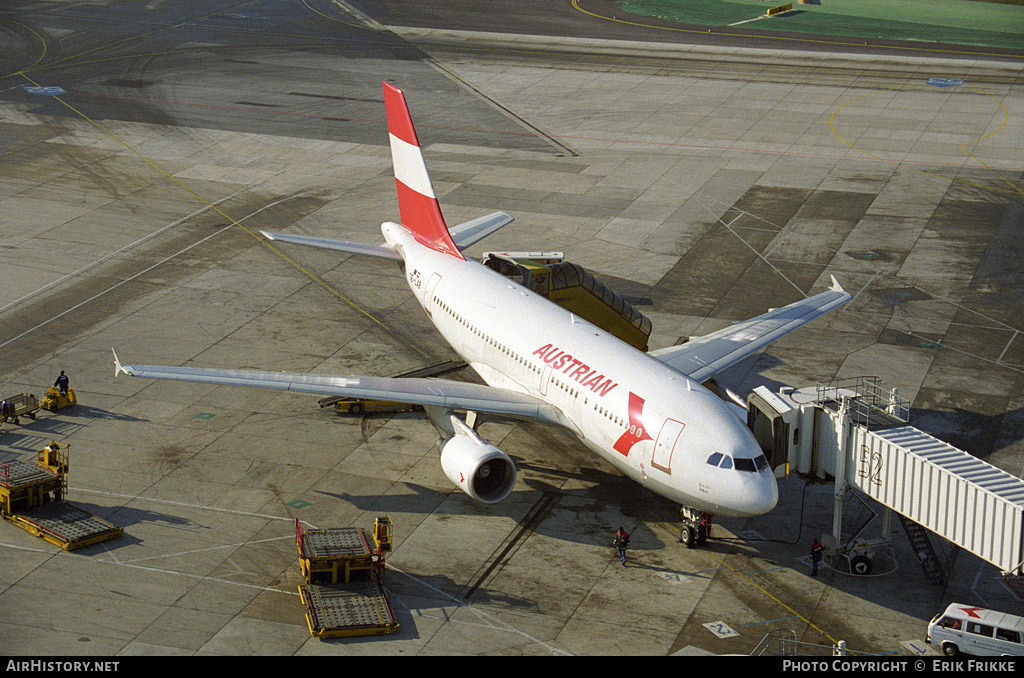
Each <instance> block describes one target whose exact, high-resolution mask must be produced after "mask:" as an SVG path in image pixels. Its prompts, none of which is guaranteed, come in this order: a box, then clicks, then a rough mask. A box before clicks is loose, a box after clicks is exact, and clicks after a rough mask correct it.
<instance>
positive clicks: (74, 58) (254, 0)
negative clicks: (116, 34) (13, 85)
mask: <svg viewBox="0 0 1024 678" xmlns="http://www.w3.org/2000/svg"><path fill="white" fill-rule="evenodd" d="M259 1H260V0H248V1H247V2H243V3H241V4H238V5H234V6H232V7H224V8H221V9H218V10H217V11H215V12H210V13H209V14H201V15H199V16H196V17H192V18H190V19H187V20H186V21H179V22H178V23H176V24H174V25H172V26H161V27H160V28H156V29H154V30H151V31H148V32H146V33H139V34H137V35H130V36H128V37H126V38H122V39H120V40H114V41H113V42H108V43H106V44H103V45H97V46H96V47H93V48H92V49H87V50H85V51H84V52H79V53H77V54H71V55H68V56H66V57H64V58H63V59H58V60H57V61H53V62H51V63H49V64H47V67H48V68H53V67H56V66H58V65H60V64H67V63H68V62H69V61H70V62H75V63H77V60H78V59H79V58H80V57H83V56H85V55H87V54H92V53H93V52H99V51H100V50H104V49H109V48H111V47H116V46H118V45H123V44H125V43H128V42H133V41H136V40H141V39H142V38H146V37H148V36H150V35H154V34H156V33H161V32H163V31H168V30H171V29H174V28H180V27H181V26H182V25H184V24H186V23H192V22H196V21H203V20H204V19H209V18H210V17H214V16H217V15H218V14H224V13H227V12H233V11H235V10H237V9H241V8H243V7H246V6H248V5H255V4H256V3H257V2H259ZM25 70H26V71H27V70H28V69H25Z"/></svg>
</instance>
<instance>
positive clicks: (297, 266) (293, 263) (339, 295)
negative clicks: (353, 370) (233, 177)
mask: <svg viewBox="0 0 1024 678" xmlns="http://www.w3.org/2000/svg"><path fill="white" fill-rule="evenodd" d="M21 76H22V77H23V78H25V79H26V80H28V81H29V82H30V83H32V84H33V85H35V86H36V87H39V86H40V85H39V83H37V82H36V81H34V80H33V79H32V78H30V77H29V76H28V75H26V74H25V73H22V74H21ZM51 98H52V99H56V100H57V101H59V102H60V103H61V104H62V105H63V106H65V107H66V108H68V109H69V110H71V111H72V112H74V113H75V114H76V115H78V116H80V117H81V118H82V119H83V120H86V121H87V122H89V123H90V124H91V125H93V126H94V127H96V128H97V129H99V130H100V131H101V132H103V133H104V134H106V135H107V136H109V137H110V138H112V139H114V140H115V141H117V142H118V143H119V144H121V145H122V146H124V147H125V148H126V149H128V150H129V151H131V152H132V153H133V154H135V155H136V156H138V157H139V158H140V159H141V160H142V161H143V162H145V163H146V164H147V165H149V166H150V167H152V168H153V169H155V170H156V171H157V172H159V173H160V174H163V175H164V176H165V177H167V178H168V179H170V180H171V181H173V182H174V183H175V184H177V185H178V186H180V187H181V188H182V189H184V190H185V191H186V192H188V193H190V194H191V195H193V196H195V198H197V199H198V200H199V201H200V202H202V203H203V204H205V205H207V206H208V207H209V208H210V209H212V210H213V211H215V212H217V213H218V214H220V215H221V216H222V217H224V218H225V219H227V220H228V221H229V222H231V224H232V225H234V226H237V227H238V228H240V229H242V230H243V231H244V232H245V233H247V234H249V235H250V236H252V237H253V238H254V239H255V240H256V241H258V242H259V243H260V244H261V245H263V246H264V247H266V248H267V249H269V250H270V251H272V252H274V253H275V254H276V255H278V256H279V257H281V258H282V259H284V260H285V261H287V262H288V263H289V264H291V266H293V267H294V268H295V269H297V270H298V271H301V272H302V273H304V274H305V275H306V276H308V277H309V278H310V279H311V280H313V281H314V282H316V283H317V284H318V285H320V286H321V287H322V288H324V289H325V290H327V291H328V292H330V293H331V294H333V295H334V296H336V297H337V298H339V299H341V300H342V301H344V302H345V303H347V304H348V305H349V306H351V307H352V308H353V309H355V310H356V311H358V312H359V313H361V314H362V315H363V316H365V317H366V318H368V319H370V320H372V321H373V322H374V323H376V324H377V325H378V326H380V327H381V328H383V329H385V330H388V329H389V328H388V326H387V325H386V324H384V323H383V322H382V321H380V320H378V319H377V318H375V317H374V316H373V315H371V314H370V313H369V312H368V311H366V310H364V309H363V308H361V307H360V306H359V305H357V304H356V303H355V302H354V301H352V300H351V299H349V298H348V297H346V296H345V295H344V294H342V293H341V292H339V291H338V290H336V289H334V288H333V287H331V286H330V285H328V284H327V283H326V282H325V281H324V280H323V279H321V278H320V277H319V276H317V275H316V274H314V273H313V272H312V271H309V270H308V269H306V268H305V267H304V266H302V265H301V264H299V263H298V262H296V261H295V260H294V259H292V258H291V257H289V256H288V255H287V254H285V253H284V252H282V251H281V250H280V249H278V248H277V247H276V246H275V245H273V244H272V243H271V242H270V241H269V240H267V239H266V238H264V237H262V236H261V235H259V234H257V233H255V232H253V231H252V230H250V229H249V228H247V227H245V226H243V225H242V224H241V223H239V222H238V221H236V220H235V219H234V218H232V217H231V216H230V215H229V214H227V213H226V212H224V210H222V209H221V208H220V207H218V206H217V205H216V204H214V203H213V202H211V201H210V200H207V199H206V198H205V197H204V196H202V195H200V194H199V193H197V192H196V191H195V190H193V189H192V188H191V187H189V186H187V185H186V184H185V183H183V182H182V181H180V180H179V179H177V178H176V177H174V176H172V175H171V174H170V173H169V172H167V171H166V170H164V169H163V168H162V167H160V166H159V165H157V164H156V163H154V162H153V161H152V160H150V159H149V158H147V157H146V156H144V155H142V154H141V153H139V152H138V151H137V150H135V149H134V148H133V147H132V146H131V145H129V144H128V142H126V141H124V140H123V139H121V138H120V137H119V136H117V135H116V134H114V133H113V132H112V131H110V130H109V129H107V128H106V127H104V126H103V125H101V124H100V123H98V122H96V121H95V120H93V119H92V118H90V117H89V116H87V115H86V114H85V113H83V112H81V111H80V110H78V109H77V108H75V107H74V106H72V105H71V104H69V103H68V102H67V101H64V99H62V98H61V97H59V96H56V97H51ZM410 345H411V344H410ZM412 347H413V348H414V349H415V350H416V351H417V352H419V353H420V354H421V355H424V356H426V353H424V352H423V351H422V350H420V349H419V348H418V347H417V346H415V345H412Z"/></svg>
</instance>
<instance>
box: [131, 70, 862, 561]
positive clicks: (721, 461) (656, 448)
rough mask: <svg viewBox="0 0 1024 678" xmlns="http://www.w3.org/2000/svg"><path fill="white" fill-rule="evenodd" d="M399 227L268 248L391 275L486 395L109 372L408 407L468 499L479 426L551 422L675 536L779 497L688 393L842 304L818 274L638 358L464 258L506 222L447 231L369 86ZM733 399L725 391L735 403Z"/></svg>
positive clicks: (478, 485)
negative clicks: (675, 518) (771, 300)
mask: <svg viewBox="0 0 1024 678" xmlns="http://www.w3.org/2000/svg"><path fill="white" fill-rule="evenodd" d="M383 91H384V103H385V113H386V117H387V123H388V134H389V138H390V145H391V155H392V161H393V164H394V174H395V185H396V190H397V194H398V211H399V217H400V219H399V222H398V223H395V222H386V223H384V224H383V225H382V226H381V231H382V233H383V236H384V243H383V244H379V245H372V244H362V243H355V242H350V241H343V240H335V239H330V238H321V237H313V236H304V235H293V234H287V233H266V232H264V233H263V235H264V236H266V237H267V238H268V239H270V240H273V241H280V242H285V243H292V244H299V245H308V246H313V247H319V248H324V249H329V250H336V251H339V252H343V253H346V254H360V255H368V256H372V257H377V258H381V259H386V260H395V261H398V262H401V263H402V265H403V270H404V275H405V278H406V281H407V282H408V285H409V288H410V289H411V290H412V293H413V295H414V296H415V298H416V300H417V301H418V302H419V304H420V305H421V306H422V307H423V310H424V311H425V312H426V314H427V315H428V316H429V318H430V320H431V322H432V323H433V325H434V326H435V327H436V328H437V331H438V332H439V333H440V334H441V336H442V337H444V339H445V340H446V341H447V342H448V344H450V346H451V347H452V348H453V349H454V350H455V352H456V353H458V354H459V355H460V356H462V358H463V359H464V360H465V361H466V362H467V363H468V364H469V365H470V366H471V367H472V369H473V370H475V371H476V373H477V374H478V375H479V376H480V378H481V379H482V380H483V382H484V384H475V383H466V382H459V381H454V380H447V379H433V378H399V377H390V378H389V377H370V376H327V375H316V374H295V373H286V372H266V371H256V370H225V369H210V368H194V367H173V366H160V365H127V364H121V362H120V361H119V360H118V358H117V354H116V353H115V354H114V364H115V376H116V375H117V374H119V373H124V374H127V375H129V376H133V377H144V378H153V379H171V380H179V381H190V382H200V383H209V384H221V385H237V386H252V387H261V388H268V389H279V390H285V391H298V392H305V393H312V394H320V395H328V396H330V395H338V396H346V397H350V398H353V397H354V398H365V399H376V400H389V401H398V402H404V403H409V404H414V405H421V406H423V408H424V409H425V411H426V413H427V415H428V417H429V419H430V421H431V423H432V424H433V425H434V427H435V428H436V429H437V431H438V435H439V437H438V443H437V444H438V448H439V451H440V463H441V467H442V469H443V471H444V473H445V475H446V476H447V477H448V479H449V480H450V481H451V482H452V483H453V484H454V485H455V486H456V487H458V488H459V489H460V490H462V491H463V492H465V493H466V494H468V495H469V496H470V497H472V498H473V499H475V500H478V501H480V502H485V503H494V502H499V501H501V500H502V499H504V498H505V497H507V496H508V495H509V494H510V493H511V492H512V491H513V488H514V487H515V483H516V466H515V463H514V462H513V460H512V459H511V458H510V457H509V455H508V454H507V453H506V452H504V451H503V450H501V449H499V448H498V447H496V446H495V445H493V444H491V443H490V442H489V441H487V440H486V439H485V438H483V437H482V436H481V435H480V434H479V433H478V431H477V430H476V428H477V427H476V425H475V424H476V422H477V421H478V417H479V416H481V415H483V416H488V415H490V416H498V417H503V418H512V419H526V420H534V421H539V422H544V423H547V424H552V425H557V426H562V427H565V428H566V429H568V430H569V431H571V432H572V433H573V434H574V435H575V436H576V437H577V438H578V439H579V440H580V441H581V442H582V443H583V444H584V445H585V446H586V447H588V448H589V449H590V450H592V451H593V452H594V453H596V454H598V455H599V456H600V457H601V458H603V459H604V460H606V461H608V462H609V463H611V464H612V465H613V466H614V467H615V468H616V469H618V470H619V471H620V472H622V473H623V474H625V475H626V476H627V477H629V478H630V479H632V480H634V481H636V482H637V483H639V484H640V485H642V486H643V487H645V488H647V489H648V490H650V491H652V492H654V493H656V494H658V495H661V496H663V497H666V498H668V499H670V500H671V501H673V502H676V503H678V504H679V505H680V506H681V507H682V508H681V510H680V515H681V517H682V519H683V528H682V529H681V532H680V535H681V540H682V541H684V542H685V543H686V544H687V545H688V546H690V545H692V544H693V543H694V541H695V540H696V539H698V534H699V527H700V525H701V524H702V522H703V521H706V520H707V519H709V517H710V516H712V515H716V516H755V515H760V514H763V513H766V512H768V511H770V510H771V509H772V508H773V507H774V506H775V505H776V503H777V501H778V486H777V484H776V479H775V475H774V473H773V471H772V469H771V468H769V464H768V461H767V460H766V458H765V456H764V454H763V453H762V451H761V449H760V447H759V446H758V443H757V441H756V440H755V438H754V436H753V434H752V433H751V431H750V429H749V428H748V427H747V426H746V425H745V422H744V420H743V419H742V418H741V417H740V416H739V415H738V413H737V412H736V411H735V410H736V405H735V404H732V403H730V402H727V401H726V400H725V399H723V398H720V397H719V396H718V395H715V394H714V393H712V391H711V390H709V388H707V387H705V386H704V385H702V384H705V383H707V382H708V380H711V379H712V378H713V377H715V375H717V374H719V373H720V372H722V371H723V370H725V369H726V368H727V367H729V366H731V365H733V364H735V363H737V362H738V361H740V360H742V359H743V358H745V357H747V356H749V355H751V354H753V353H755V352H757V351H760V350H761V349H763V348H764V347H765V346H767V345H768V344H770V343H771V342H773V341H775V340H776V339H778V338H779V337H781V336H783V335H785V334H787V333H789V332H792V331H793V330H795V329H796V328H798V327H800V326H801V325H803V324H805V323H807V322H809V321H811V320H813V319H815V318H817V317H819V316H821V315H823V314H825V313H827V312H829V311H831V310H833V309H835V308H838V307H840V306H842V305H843V304H845V303H847V302H848V301H850V299H851V297H850V295H849V294H848V293H847V292H845V291H844V290H843V289H842V288H841V287H840V285H839V283H838V282H837V281H836V280H835V278H834V277H833V278H832V284H831V287H830V288H829V289H827V290H825V291H823V292H820V293H818V294H816V295H814V296H810V297H806V298H804V299H802V300H800V301H797V302H795V303H792V304H789V305H787V306H784V307H780V308H776V309H771V310H769V311H768V312H767V313H765V314H763V315H760V316H757V317H755V318H752V319H750V320H746V321H743V322H738V323H734V324H732V325H730V326H728V327H726V328H724V329H721V330H719V331H716V332H713V333H711V334H708V335H705V336H702V337H699V338H693V339H691V340H690V341H688V342H686V343H684V344H681V345H677V346H671V347H668V348H663V349H659V350H655V351H651V352H647V353H644V352H641V351H639V350H637V349H635V348H633V347H632V346H630V345H628V344H626V343H625V342H623V341H621V340H620V339H618V338H616V337H615V336H613V335H611V334H609V333H608V332H605V331H604V330H602V329H600V328H598V327H596V326H595V325H593V324H591V323H589V322H587V321H586V320H584V319H583V318H580V317H579V316H577V315H575V314H573V313H571V312H570V311H568V310H566V309H564V308H562V307H560V306H558V305H556V304H554V303H552V302H551V301H549V300H548V299H546V298H544V297H542V296H540V295H538V294H536V293H534V292H533V291H531V290H530V289H527V288H526V287H524V286H522V285H520V284H518V283H516V282H513V281H512V280H510V279H509V278H507V277H505V276H503V275H501V274H500V273H498V272H496V271H494V270H491V269H490V268H489V267H487V266H484V265H483V264H481V263H479V262H477V261H474V260H473V259H467V258H466V256H465V255H464V254H463V252H464V250H465V249H466V248H468V247H469V246H471V245H473V244H475V243H477V242H479V241H480V240H482V239H483V238H484V237H486V236H488V235H490V234H492V233H494V232H495V231H497V230H498V229H499V228H501V227H503V226H505V225H506V224H508V223H509V222H511V221H512V217H511V216H509V215H507V214H505V213H503V212H495V213H493V214H488V215H486V216H483V217H480V218H478V219H474V220H472V221H469V222H466V223H464V224H461V225H459V226H456V227H454V228H449V227H448V226H447V224H446V223H445V220H444V216H443V215H442V212H441V208H440V205H439V203H438V200H437V197H436V195H435V193H434V189H433V186H432V184H431V182H430V177H429V175H428V173H427V167H426V163H425V161H424V158H423V153H422V149H421V146H420V142H419V138H418V137H417V135H416V131H415V129H414V127H413V123H412V118H411V116H410V113H409V109H408V105H407V103H406V99H405V95H404V94H403V92H402V91H401V90H400V89H398V88H397V87H395V86H393V85H391V84H389V83H387V82H385V83H383ZM733 397H735V395H734V394H733Z"/></svg>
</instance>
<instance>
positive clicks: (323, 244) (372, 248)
mask: <svg viewBox="0 0 1024 678" xmlns="http://www.w3.org/2000/svg"><path fill="white" fill-rule="evenodd" d="M260 233H262V234H263V235H265V236H266V237H267V238H269V239H270V240H275V241H280V242H290V243H294V244H296V245H307V246H309V247H319V248H320V249H324V250H337V251H339V252H348V253H350V254H365V255H367V256H370V257H378V258H380V259H393V260H395V261H401V260H402V257H401V256H399V254H398V252H396V251H394V250H393V249H391V248H390V247H388V246H387V245H364V244H363V243H358V242H349V241H348V240H332V239H330V238H316V237H313V236H310V235H292V234H290V233H268V232H267V231H260Z"/></svg>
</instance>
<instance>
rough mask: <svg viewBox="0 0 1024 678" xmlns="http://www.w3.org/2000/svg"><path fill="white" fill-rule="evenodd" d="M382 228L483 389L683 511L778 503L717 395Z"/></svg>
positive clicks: (768, 476)
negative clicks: (533, 402)
mask: <svg viewBox="0 0 1024 678" xmlns="http://www.w3.org/2000/svg"><path fill="white" fill-rule="evenodd" d="M382 230H383V233H384V237H385V239H386V240H387V242H388V243H389V244H390V245H391V246H392V247H394V248H395V249H396V250H397V251H398V252H399V253H400V254H401V255H402V257H403V259H405V273H406V281H407V282H408V284H409V286H410V288H411V289H412V291H413V294H415V296H416V298H417V299H418V300H419V302H420V304H421V305H422V306H423V308H424V310H425V311H426V312H427V313H428V314H429V315H430V318H431V320H432V322H433V323H434V325H435V326H436V327H437V329H438V331H440V332H441V334H442V335H443V336H444V338H445V339H446V340H447V341H448V343H449V344H450V345H451V346H452V348H454V349H455V351H456V352H457V353H458V354H459V355H461V356H462V357H463V359H464V360H466V362H467V363H469V365H470V366H471V367H472V368H473V369H474V370H476V372H477V373H478V374H479V375H480V376H481V378H483V380H484V381H485V382H487V383H488V384H490V385H491V386H495V387H500V388H505V389H509V390H512V391H517V392H520V393H526V394H529V395H531V396H534V397H536V398H539V399H542V400H544V401H546V402H548V403H549V404H551V405H552V406H553V407H554V408H556V409H557V410H558V411H559V412H560V413H561V419H560V420H559V422H558V423H561V424H563V425H565V426H566V427H568V428H569V429H570V430H572V431H573V432H574V433H575V434H576V435H577V436H578V437H579V438H580V439H581V440H582V441H583V442H584V443H585V444H586V445H587V447H589V448H590V449H591V450H593V451H594V452H595V453H597V454H599V455H600V456H601V457H602V458H604V459H605V460H607V461H608V462H610V463H611V464H613V465H614V466H615V467H616V468H618V469H619V470H620V471H621V472H622V473H624V474H625V475H626V476H628V477H629V478H631V479H633V480H635V481H636V482H638V483H640V484H641V485H643V486H644V487H647V488H649V489H650V490H651V491H653V492H656V493H657V494H659V495H662V496H664V497H667V498H669V499H671V500H673V501H676V502H679V503H680V504H682V505H684V506H688V507H691V508H695V509H699V510H703V511H708V512H710V513H713V514H717V515H725V516H748V515H759V514H761V513H765V512H767V511H769V510H771V509H772V508H773V507H774V506H775V504H776V502H777V500H778V488H777V486H776V483H775V478H774V476H773V475H772V472H771V469H770V468H768V465H767V463H766V462H765V460H764V457H763V455H762V452H761V450H760V448H759V446H758V444H757V442H756V440H755V439H754V437H753V434H752V433H751V432H750V430H749V429H748V428H747V427H746V426H745V425H744V424H743V423H742V422H740V421H739V419H737V417H736V416H735V415H734V414H733V413H732V412H730V410H729V408H728V407H727V406H726V404H725V403H723V402H722V401H721V400H720V399H719V398H717V397H716V396H715V395H714V394H712V393H711V392H710V391H708V390H707V389H705V388H704V387H702V386H701V385H700V384H697V383H696V382H694V381H693V380H691V379H690V378H688V377H687V376H685V375H683V374H681V373H679V372H677V371H676V370H673V369H672V368H670V367H668V366H666V365H664V364H663V363H661V362H660V361H658V360H657V359H655V358H653V357H651V356H648V355H645V354H644V353H642V352H640V351H637V350H636V349H634V348H633V347H631V346H629V345H628V344H626V343H625V342H623V341H620V340H619V339H618V338H616V337H614V336H612V335H610V334H608V333H607V332H605V331H603V330H601V329H599V328H598V327H596V326H594V325H592V324H591V323H589V322H586V321H584V320H582V319H580V318H578V317H576V316H575V315H573V314H572V313H570V312H569V311H567V310H565V309H563V308H561V307H559V306H558V305H556V304H554V303H552V302H550V301H548V300H547V299H544V298H543V297H541V296H539V295H537V294H535V293H534V292H532V291H530V290H528V289H526V288H525V287H523V286H521V285H518V284H516V283H514V282H512V281H511V280H509V279H507V278H505V277H504V276H502V275H500V274H498V273H496V272H495V271H492V270H490V269H489V268H487V267H486V266H483V265H482V264H479V263H477V262H475V261H471V260H466V261H463V260H461V259H458V258H456V257H453V256H451V255H449V254H444V253H441V252H437V251H435V250H433V249H430V248H428V247H425V246H423V245H421V244H420V243H419V242H417V241H416V239H415V238H414V237H413V235H412V234H411V233H410V232H409V231H408V230H406V229H405V228H404V227H402V226H400V225H397V224H393V223H385V224H384V225H383V226H382ZM716 455H717V456H716ZM725 457H729V458H730V459H729V460H725ZM709 460H711V461H710V462H709ZM711 462H717V463H718V464H719V465H714V464H713V463H711ZM738 467H739V468H738Z"/></svg>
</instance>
